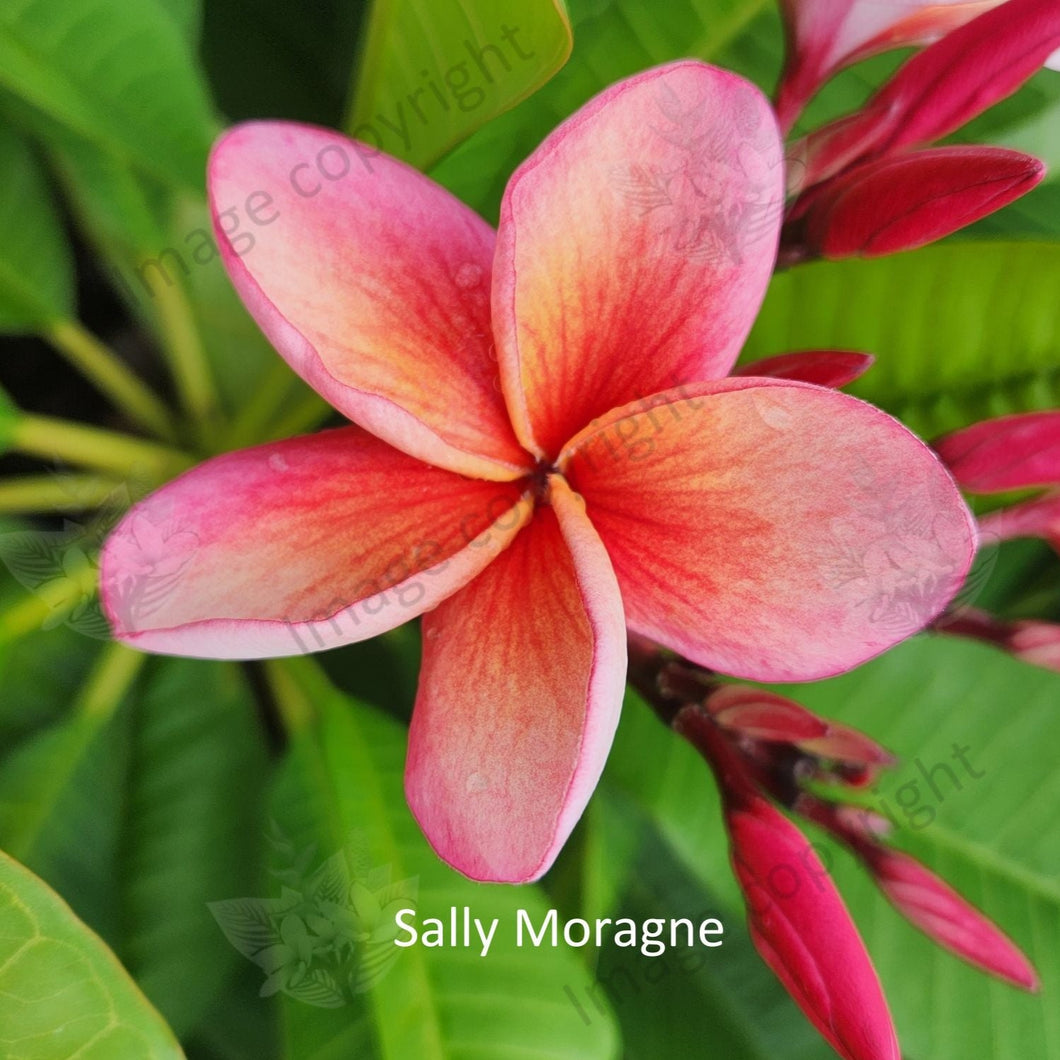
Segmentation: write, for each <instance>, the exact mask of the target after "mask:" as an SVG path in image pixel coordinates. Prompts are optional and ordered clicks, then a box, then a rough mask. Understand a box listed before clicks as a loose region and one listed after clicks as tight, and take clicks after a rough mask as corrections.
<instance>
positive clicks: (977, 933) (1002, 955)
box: [863, 847, 1040, 990]
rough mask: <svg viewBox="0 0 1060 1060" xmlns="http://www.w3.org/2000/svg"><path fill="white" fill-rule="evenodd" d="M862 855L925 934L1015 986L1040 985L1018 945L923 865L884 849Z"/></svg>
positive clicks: (887, 891) (882, 887)
mask: <svg viewBox="0 0 1060 1060" xmlns="http://www.w3.org/2000/svg"><path fill="white" fill-rule="evenodd" d="M863 857H864V860H865V863H866V865H867V866H868V868H869V871H870V872H871V873H872V875H873V877H874V878H875V880H876V883H877V884H878V885H879V887H880V890H882V891H883V893H884V894H885V895H886V896H887V898H888V900H889V901H890V902H891V904H892V905H893V906H894V907H895V908H896V909H897V910H898V911H899V912H900V913H901V914H902V916H904V917H905V918H906V919H907V920H909V921H910V922H911V923H912V924H914V925H915V926H916V927H918V928H919V929H920V930H921V931H923V932H924V934H925V935H928V936H929V937H930V938H932V939H934V940H935V941H936V942H937V943H938V944H939V945H940V946H944V947H945V948H946V949H948V950H950V951H951V952H953V953H955V954H957V956H958V957H961V958H963V959H964V960H966V961H967V962H968V963H969V964H973V965H975V966H976V967H977V968H981V969H982V970H983V971H985V972H989V973H991V974H992V975H996V976H997V977H998V978H1000V979H1004V980H1005V981H1006V982H1009V983H1012V984H1013V985H1014V986H1019V987H1022V988H1023V989H1024V990H1037V989H1038V988H1039V986H1040V983H1039V980H1038V974H1037V972H1035V970H1034V968H1033V967H1032V965H1031V963H1030V961H1028V960H1027V958H1026V957H1025V956H1024V955H1023V953H1022V952H1021V951H1020V949H1019V947H1017V946H1016V944H1015V943H1014V942H1013V941H1012V940H1011V939H1010V938H1008V936H1007V935H1005V934H1004V933H1003V932H1002V931H1001V929H1000V928H998V927H997V926H996V925H995V924H993V923H992V922H991V921H990V920H988V919H987V918H986V917H985V916H984V915H983V914H982V913H980V912H979V910H978V909H976V908H975V907H974V906H972V905H970V904H969V903H968V902H966V901H965V900H964V899H963V898H962V897H961V896H960V895H959V894H958V893H957V892H956V891H955V890H954V889H953V888H952V887H950V885H949V884H947V883H945V882H944V881H943V880H941V879H939V877H938V876H936V875H935V874H934V873H933V872H932V871H931V870H930V869H928V868H927V867H926V866H924V865H921V864H920V862H919V861H917V860H916V859H914V858H911V857H910V856H909V855H908V854H903V853H901V852H900V851H897V850H890V849H888V848H886V847H875V848H873V849H872V850H871V851H870V852H867V853H866V854H864V855H863Z"/></svg>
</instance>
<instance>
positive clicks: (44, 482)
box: [0, 475, 122, 515]
mask: <svg viewBox="0 0 1060 1060" xmlns="http://www.w3.org/2000/svg"><path fill="white" fill-rule="evenodd" d="M120 488H121V483H120V482H118V481H117V480H116V479H112V478H106V477H104V476H103V475H66V476H62V477H59V476H56V475H23V476H19V477H16V478H9V479H4V480H3V481H0V514H4V515H23V514H26V513H30V512H83V511H91V510H92V509H95V508H100V507H111V508H113V507H121V506H122V501H121V500H119V499H118V496H117V493H118V490H119V489H120ZM108 502H109V503H108Z"/></svg>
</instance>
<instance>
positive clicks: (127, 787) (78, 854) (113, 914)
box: [0, 648, 267, 1035]
mask: <svg viewBox="0 0 1060 1060" xmlns="http://www.w3.org/2000/svg"><path fill="white" fill-rule="evenodd" d="M110 650H111V651H112V652H114V651H116V650H117V651H118V652H119V654H120V653H124V652H126V649H113V648H112V649H110ZM127 655H128V656H131V658H132V659H133V660H136V662H137V663H139V662H142V660H143V657H142V656H139V655H135V654H134V653H131V652H128V653H127ZM105 673H106V669H105V664H104V666H103V667H101V668H99V669H98V670H97V671H96V674H97V675H100V674H105ZM93 684H94V685H95V686H96V687H98V688H100V689H102V690H103V691H104V693H105V698H106V700H107V703H106V707H105V709H104V708H103V707H100V706H96V705H94V702H95V703H98V702H99V697H98V696H97V697H96V698H95V701H94V700H93V697H91V696H90V697H88V698H87V699H86V700H83V701H82V702H81V703H79V704H78V705H77V706H76V707H75V710H74V711H73V712H72V713H71V715H70V716H69V717H66V718H64V719H62V720H60V721H59V722H57V723H56V724H54V725H52V726H50V727H49V728H46V729H43V730H41V731H40V732H38V733H35V734H34V735H33V736H31V737H30V738H29V739H26V740H25V741H23V742H22V743H20V744H19V745H17V746H16V747H15V749H14V750H13V751H12V752H11V753H10V754H9V755H8V756H7V758H6V759H5V760H4V762H3V768H2V769H0V843H2V844H3V846H5V847H6V848H8V849H10V850H11V851H12V852H14V853H17V854H18V855H19V856H20V857H21V858H22V859H23V860H25V861H26V862H27V863H28V864H29V865H30V866H31V867H32V868H33V869H34V870H35V871H37V872H39V873H40V874H41V875H42V876H44V877H45V878H46V879H47V880H48V881H49V882H50V883H51V884H53V885H54V886H56V887H58V888H59V889H60V890H62V892H63V894H64V895H66V897H67V898H68V900H69V901H70V902H71V904H72V905H74V906H75V908H77V909H78V911H79V913H81V915H83V916H84V917H85V918H86V919H89V920H90V922H91V923H92V924H93V926H94V927H96V928H97V929H98V930H100V931H101V933H103V934H104V935H105V936H106V937H107V938H108V940H109V941H110V942H111V944H112V945H113V946H114V948H115V950H116V951H117V952H118V953H119V955H120V956H121V958H122V960H123V961H124V963H125V964H126V966H127V967H128V968H129V970H130V971H131V972H132V973H133V975H134V976H135V978H136V980H137V982H138V983H139V984H140V986H141V987H142V988H143V990H144V991H145V993H146V994H147V995H148V996H149V997H150V998H151V1000H152V1001H153V1002H154V1003H155V1004H156V1005H157V1006H158V1008H159V1009H160V1010H161V1011H162V1012H163V1014H164V1015H165V1016H166V1018H167V1019H168V1020H169V1022H170V1023H171V1024H172V1025H173V1027H174V1029H175V1030H176V1031H177V1032H178V1033H180V1034H182V1035H183V1034H184V1033H185V1032H186V1031H188V1030H190V1029H191V1028H192V1027H194V1026H195V1025H196V1024H197V1022H198V1021H199V1020H200V1019H201V1018H202V1017H203V1016H204V1015H205V1014H206V1013H207V1012H208V1011H209V1009H210V1007H211V1006H212V1005H213V1004H214V1003H215V1001H216V998H217V996H218V994H219V992H220V991H221V989H222V987H223V986H224V984H225V981H226V980H227V978H228V977H229V976H230V975H231V973H232V971H233V969H234V967H235V960H236V957H235V954H234V953H233V951H232V950H231V948H230V947H229V946H228V945H227V944H226V943H225V942H224V940H223V938H221V937H219V936H218V934H217V931H216V928H215V925H214V922H213V919H212V917H211V916H210V912H209V908H208V903H209V902H211V901H214V900H217V899H220V898H224V897H225V896H226V895H227V894H230V893H232V892H233V891H240V890H243V889H245V888H247V887H251V886H253V885H254V883H255V881H256V878H257V877H256V867H257V865H258V864H259V861H260V857H259V855H260V846H261V839H260V829H259V828H258V827H257V825H258V819H257V813H258V809H259V807H260V796H261V792H262V785H263V783H264V781H265V778H266V776H267V770H266V760H265V752H264V749H263V747H262V743H261V736H260V731H259V728H258V726H257V724H256V719H255V716H254V712H253V709H252V707H251V703H250V700H249V697H248V694H247V691H246V689H245V687H244V685H243V683H242V679H241V677H240V674H239V672H238V670H236V669H235V668H234V667H232V666H228V665H225V664H220V663H196V662H188V661H183V660H180V661H173V660H162V661H157V662H155V663H154V664H153V665H152V667H151V669H150V670H149V671H148V673H147V674H146V675H145V676H144V678H143V680H142V682H141V683H140V685H139V686H137V687H136V688H135V689H134V690H133V691H132V692H131V693H130V694H129V695H128V696H127V697H124V696H123V695H122V692H123V686H122V685H121V684H118V683H116V682H115V680H114V678H113V677H111V678H109V679H105V680H99V679H98V677H97V678H93V677H90V678H89V680H88V682H87V685H88V686H89V687H91V686H92V685H93ZM126 684H127V682H126ZM108 688H110V689H113V693H112V694H111V693H106V689H108ZM115 697H117V699H116V701H115ZM123 699H124V708H123V709H122V710H121V711H120V712H118V713H117V714H115V710H116V707H117V702H121V701H122V700H123Z"/></svg>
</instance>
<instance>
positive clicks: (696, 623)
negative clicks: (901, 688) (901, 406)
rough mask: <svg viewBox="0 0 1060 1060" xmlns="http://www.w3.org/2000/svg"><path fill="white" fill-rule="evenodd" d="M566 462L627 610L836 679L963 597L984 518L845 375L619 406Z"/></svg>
mask: <svg viewBox="0 0 1060 1060" xmlns="http://www.w3.org/2000/svg"><path fill="white" fill-rule="evenodd" d="M562 463H563V465H564V466H566V468H567V473H568V476H569V479H570V482H571V484H572V486H573V487H574V488H575V489H577V490H578V491H579V492H580V493H581V494H582V495H583V496H584V497H585V500H586V505H587V511H588V513H589V517H590V518H591V519H592V521H593V525H594V526H595V527H596V528H597V530H598V531H599V532H600V537H601V538H602V540H603V542H604V544H605V545H606V547H607V550H608V554H609V555H610V557H611V561H612V563H613V564H614V567H615V572H616V574H617V575H618V581H619V585H620V586H621V588H622V597H623V601H624V603H625V608H626V615H627V620H628V623H629V626H630V628H631V629H632V630H634V631H635V632H637V633H640V634H643V635H644V636H646V637H649V638H651V639H652V640H655V641H658V642H659V643H662V644H665V645H666V646H668V647H670V648H673V649H674V650H676V651H678V652H680V653H681V654H682V655H685V656H686V657H688V658H690V659H692V660H694V661H695V662H698V663H701V664H703V665H705V666H709V667H711V668H713V669H717V670H721V671H723V672H725V673H730V674H735V675H737V676H741V677H749V678H753V679H755V680H800V679H811V678H819V677H826V676H828V675H830V674H835V673H838V672H840V671H843V670H846V669H849V668H850V667H852V666H856V665H857V664H859V663H861V662H864V661H865V660H866V659H868V658H871V657H872V656H873V655H876V654H878V653H879V652H881V651H883V650H884V649H886V648H889V647H891V646H892V645H893V644H895V643H897V642H898V641H900V640H902V639H904V638H905V637H907V636H909V635H910V634H911V633H913V632H915V631H916V630H918V629H920V628H921V627H922V626H924V624H925V623H927V622H928V621H929V620H930V619H931V618H933V617H934V616H935V615H936V614H937V613H938V612H939V611H940V610H941V609H942V608H943V606H944V605H945V604H946V603H947V601H948V600H949V599H950V598H951V597H952V596H953V594H954V593H955V592H956V591H957V589H958V587H959V586H960V584H961V582H962V580H963V578H964V576H965V573H966V572H967V570H968V567H969V565H970V564H971V560H972V555H973V553H974V549H975V530H974V525H973V521H972V518H971V515H970V513H969V512H968V510H967V508H966V507H965V505H964V502H963V501H962V500H961V497H960V494H959V493H958V491H957V489H956V487H955V486H954V484H953V481H952V479H950V477H949V475H948V473H947V472H946V470H945V468H944V467H943V466H942V464H941V463H940V462H939V460H938V458H937V457H936V456H935V454H934V453H932V452H931V450H930V449H928V447H927V446H926V445H924V443H923V442H921V441H920V440H919V439H917V438H915V437H914V436H913V435H912V434H910V433H909V431H907V430H906V429H905V428H904V427H903V426H902V425H901V424H900V423H898V422H897V421H896V420H893V419H891V418H890V417H889V416H887V415H886V414H884V413H882V412H880V411H879V410H878V409H875V408H873V407H872V406H870V405H866V404H864V403H863V402H861V401H858V400H856V399H854V398H851V397H849V396H847V395H845V394H842V393H839V392H837V391H834V390H826V389H823V388H820V387H814V386H809V385H807V384H801V383H797V382H786V381H780V380H765V379H734V380H727V381H723V382H717V383H713V384H700V385H698V386H690V387H686V388H682V390H681V391H679V392H673V391H671V392H670V393H668V394H661V395H657V396H656V397H655V398H653V399H652V401H650V402H642V403H639V404H637V405H634V406H630V407H627V408H626V409H622V410H616V411H615V412H613V413H612V414H610V415H609V416H607V417H605V418H604V419H602V420H601V421H600V423H599V424H597V425H596V426H595V427H594V428H592V429H590V430H587V431H586V432H584V433H583V435H581V436H579V437H578V438H576V439H574V441H573V442H572V443H571V445H570V446H569V447H568V449H567V450H565V453H564V456H563V458H562Z"/></svg>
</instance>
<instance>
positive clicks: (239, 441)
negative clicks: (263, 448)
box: [221, 360, 295, 450]
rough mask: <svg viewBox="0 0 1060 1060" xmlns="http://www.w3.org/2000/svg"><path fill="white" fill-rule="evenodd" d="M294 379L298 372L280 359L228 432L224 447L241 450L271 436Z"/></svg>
mask: <svg viewBox="0 0 1060 1060" xmlns="http://www.w3.org/2000/svg"><path fill="white" fill-rule="evenodd" d="M294 381H295V375H294V373H293V372H292V371H291V369H290V368H289V367H288V365H287V363H286V362H285V361H283V360H277V361H276V362H275V363H274V364H273V365H272V366H271V367H270V368H269V370H268V371H267V372H266V373H265V378H264V379H263V380H262V381H261V383H259V384H258V386H257V387H256V388H255V390H254V394H253V396H252V397H251V398H250V399H249V400H248V401H247V403H246V404H245V405H244V406H243V408H242V409H241V410H240V412H239V415H238V416H237V417H236V418H235V420H234V421H233V423H232V425H231V426H230V427H229V429H228V430H227V431H226V432H225V435H224V438H223V439H222V442H221V449H222V450H228V449H240V448H242V447H243V446H245V445H253V444H254V443H255V442H258V441H260V440H261V439H262V438H265V437H267V436H271V430H270V428H271V426H272V424H273V422H274V421H275V420H276V417H277V414H278V413H279V411H280V409H282V408H283V404H284V401H285V400H286V398H287V394H288V392H289V391H290V389H291V386H292V384H293V383H294Z"/></svg>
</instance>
